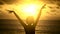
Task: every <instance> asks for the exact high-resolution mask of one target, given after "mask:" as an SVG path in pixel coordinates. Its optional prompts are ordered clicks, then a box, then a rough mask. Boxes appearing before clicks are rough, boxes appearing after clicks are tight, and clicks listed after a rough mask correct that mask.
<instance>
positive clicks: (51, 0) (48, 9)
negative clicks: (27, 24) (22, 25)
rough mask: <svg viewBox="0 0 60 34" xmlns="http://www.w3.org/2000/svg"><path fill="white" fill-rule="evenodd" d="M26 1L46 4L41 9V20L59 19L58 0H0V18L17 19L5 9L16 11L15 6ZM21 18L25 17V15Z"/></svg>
mask: <svg viewBox="0 0 60 34" xmlns="http://www.w3.org/2000/svg"><path fill="white" fill-rule="evenodd" d="M27 2H32V3H33V2H34V3H35V2H38V4H41V2H42V5H43V4H46V6H45V7H44V8H43V10H42V15H41V18H40V19H41V20H60V0H0V19H17V18H16V17H15V15H14V14H13V13H12V14H10V13H8V11H7V10H9V9H11V10H15V11H18V10H16V9H17V8H16V7H17V6H18V5H23V4H24V3H27ZM14 7H15V8H14ZM21 18H22V19H25V17H21Z"/></svg>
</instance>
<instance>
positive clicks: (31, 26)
mask: <svg viewBox="0 0 60 34" xmlns="http://www.w3.org/2000/svg"><path fill="white" fill-rule="evenodd" d="M45 5H46V4H44V5H43V6H42V8H41V10H40V12H39V14H38V16H37V19H36V21H35V22H34V18H33V17H32V16H29V17H27V19H26V23H27V25H26V24H25V22H23V20H21V18H20V17H19V16H18V15H17V14H16V13H15V11H11V10H8V11H9V13H12V12H13V13H14V14H15V16H16V17H17V18H18V20H19V22H20V23H21V24H22V26H23V27H24V30H25V33H26V34H35V27H36V25H37V22H38V20H39V18H40V16H41V13H42V9H43V8H44V6H45Z"/></svg>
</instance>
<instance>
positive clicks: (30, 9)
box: [22, 5, 37, 15]
mask: <svg viewBox="0 0 60 34" xmlns="http://www.w3.org/2000/svg"><path fill="white" fill-rule="evenodd" d="M36 8H37V6H36V5H26V6H23V7H22V11H23V12H24V13H25V14H28V15H34V14H35V11H36Z"/></svg>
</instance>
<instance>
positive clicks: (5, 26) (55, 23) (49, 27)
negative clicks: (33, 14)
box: [0, 19, 60, 34]
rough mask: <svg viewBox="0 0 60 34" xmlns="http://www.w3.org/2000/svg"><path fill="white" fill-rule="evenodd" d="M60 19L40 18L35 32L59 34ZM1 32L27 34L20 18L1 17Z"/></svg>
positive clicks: (0, 33)
mask: <svg viewBox="0 0 60 34" xmlns="http://www.w3.org/2000/svg"><path fill="white" fill-rule="evenodd" d="M59 33H60V20H40V21H39V22H38V24H37V25H36V28H35V34H59ZM0 34H25V31H24V28H23V26H22V25H21V24H20V23H19V21H18V20H13V19H0Z"/></svg>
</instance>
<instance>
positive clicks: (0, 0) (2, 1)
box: [0, 0, 19, 5]
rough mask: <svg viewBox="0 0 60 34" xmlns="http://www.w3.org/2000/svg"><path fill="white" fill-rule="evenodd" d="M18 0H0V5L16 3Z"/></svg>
mask: <svg viewBox="0 0 60 34" xmlns="http://www.w3.org/2000/svg"><path fill="white" fill-rule="evenodd" d="M18 1H19V0H0V5H3V4H14V3H17V2H18Z"/></svg>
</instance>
